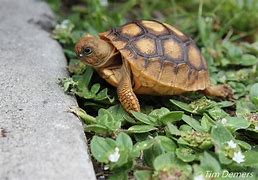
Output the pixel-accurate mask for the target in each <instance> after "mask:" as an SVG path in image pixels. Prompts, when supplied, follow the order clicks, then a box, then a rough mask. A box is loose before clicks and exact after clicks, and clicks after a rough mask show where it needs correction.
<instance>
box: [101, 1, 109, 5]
mask: <svg viewBox="0 0 258 180" xmlns="http://www.w3.org/2000/svg"><path fill="white" fill-rule="evenodd" d="M100 5H101V6H108V0H100Z"/></svg>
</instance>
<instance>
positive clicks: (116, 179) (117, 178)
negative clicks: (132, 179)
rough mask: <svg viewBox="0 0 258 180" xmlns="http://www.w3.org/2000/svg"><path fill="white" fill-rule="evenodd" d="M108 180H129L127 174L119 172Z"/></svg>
mask: <svg viewBox="0 0 258 180" xmlns="http://www.w3.org/2000/svg"><path fill="white" fill-rule="evenodd" d="M108 180H128V175H127V172H123V171H119V172H116V173H114V174H112V175H111V176H109V177H108Z"/></svg>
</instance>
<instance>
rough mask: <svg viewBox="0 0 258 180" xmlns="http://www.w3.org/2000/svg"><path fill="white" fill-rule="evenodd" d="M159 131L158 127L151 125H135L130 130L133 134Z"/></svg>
mask: <svg viewBox="0 0 258 180" xmlns="http://www.w3.org/2000/svg"><path fill="white" fill-rule="evenodd" d="M153 130H157V128H156V127H154V126H150V125H134V126H131V127H130V128H129V129H128V132H131V133H145V132H149V131H153Z"/></svg>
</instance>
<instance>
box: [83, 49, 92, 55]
mask: <svg viewBox="0 0 258 180" xmlns="http://www.w3.org/2000/svg"><path fill="white" fill-rule="evenodd" d="M91 53H92V49H91V48H89V47H86V48H85V49H84V50H83V54H84V55H86V56H87V55H90V54H91Z"/></svg>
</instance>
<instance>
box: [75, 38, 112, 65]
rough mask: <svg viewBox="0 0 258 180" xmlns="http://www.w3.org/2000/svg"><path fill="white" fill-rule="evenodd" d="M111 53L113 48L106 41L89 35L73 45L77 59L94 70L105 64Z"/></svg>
mask: <svg viewBox="0 0 258 180" xmlns="http://www.w3.org/2000/svg"><path fill="white" fill-rule="evenodd" d="M112 51H113V47H112V45H111V44H109V43H108V42H107V41H104V40H102V39H100V38H98V37H95V36H92V35H89V34H87V35H85V36H84V37H82V38H81V39H80V40H79V41H78V42H77V43H76V45H75V52H76V54H77V56H78V58H79V59H80V60H81V61H82V62H83V63H85V64H87V65H90V66H93V67H96V68H97V67H101V66H103V65H105V64H106V62H107V61H108V60H109V57H110V55H111V53H112Z"/></svg>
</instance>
